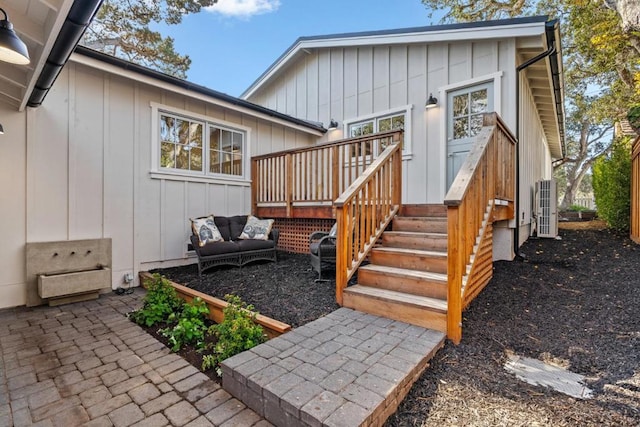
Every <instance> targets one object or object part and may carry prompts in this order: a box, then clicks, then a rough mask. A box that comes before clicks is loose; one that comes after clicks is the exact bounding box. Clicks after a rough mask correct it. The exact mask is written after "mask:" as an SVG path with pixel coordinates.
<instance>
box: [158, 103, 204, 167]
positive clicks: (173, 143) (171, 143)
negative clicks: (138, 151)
mask: <svg viewBox="0 0 640 427" xmlns="http://www.w3.org/2000/svg"><path fill="white" fill-rule="evenodd" d="M202 129H203V124H202V123H200V122H194V121H191V120H187V119H182V118H179V117H176V116H170V115H168V114H161V115H160V153H161V155H160V167H163V168H169V169H181V170H187V171H196V172H202V141H203V132H202Z"/></svg>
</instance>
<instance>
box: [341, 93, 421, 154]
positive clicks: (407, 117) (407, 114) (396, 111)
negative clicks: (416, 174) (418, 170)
mask: <svg viewBox="0 0 640 427" xmlns="http://www.w3.org/2000/svg"><path fill="white" fill-rule="evenodd" d="M412 110H413V104H409V105H405V106H403V107H398V108H392V109H389V110H385V111H377V112H375V113H372V114H366V115H363V116H358V117H355V118H351V119H347V120H344V121H343V122H342V134H343V135H345V137H347V138H349V126H351V125H354V124H356V123H359V122H366V121H369V120H373V122H374V123H376V122H377V120H378V119H383V118H386V117H390V116H397V115H400V114H404V147H403V148H404V150H403V151H402V160H410V159H411V157H412V156H413V152H412V151H411V139H412V138H411V134H412V132H413V127H412V123H411V116H412V114H411V113H412Z"/></svg>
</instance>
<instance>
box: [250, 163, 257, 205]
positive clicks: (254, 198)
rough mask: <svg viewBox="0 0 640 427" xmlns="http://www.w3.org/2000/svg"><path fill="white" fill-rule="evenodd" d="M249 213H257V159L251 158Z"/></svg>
mask: <svg viewBox="0 0 640 427" xmlns="http://www.w3.org/2000/svg"><path fill="white" fill-rule="evenodd" d="M251 214H252V215H254V216H257V215H258V160H256V159H251Z"/></svg>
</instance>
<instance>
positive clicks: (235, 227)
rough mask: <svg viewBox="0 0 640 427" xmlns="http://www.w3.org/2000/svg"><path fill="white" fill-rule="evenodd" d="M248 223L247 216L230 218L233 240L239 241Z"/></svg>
mask: <svg viewBox="0 0 640 427" xmlns="http://www.w3.org/2000/svg"><path fill="white" fill-rule="evenodd" d="M246 223H247V215H236V216H230V217H229V229H230V231H231V240H238V238H239V237H240V234H242V230H243V229H244V226H245V224H246Z"/></svg>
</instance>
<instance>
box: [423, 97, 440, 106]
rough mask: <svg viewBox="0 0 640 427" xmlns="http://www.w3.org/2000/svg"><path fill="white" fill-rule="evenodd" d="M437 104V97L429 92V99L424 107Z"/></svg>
mask: <svg viewBox="0 0 640 427" xmlns="http://www.w3.org/2000/svg"><path fill="white" fill-rule="evenodd" d="M437 106H438V98H435V97H434V96H433V94H432V93H430V94H429V99H427V105H425V106H424V107H425V108H433V107H437Z"/></svg>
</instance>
